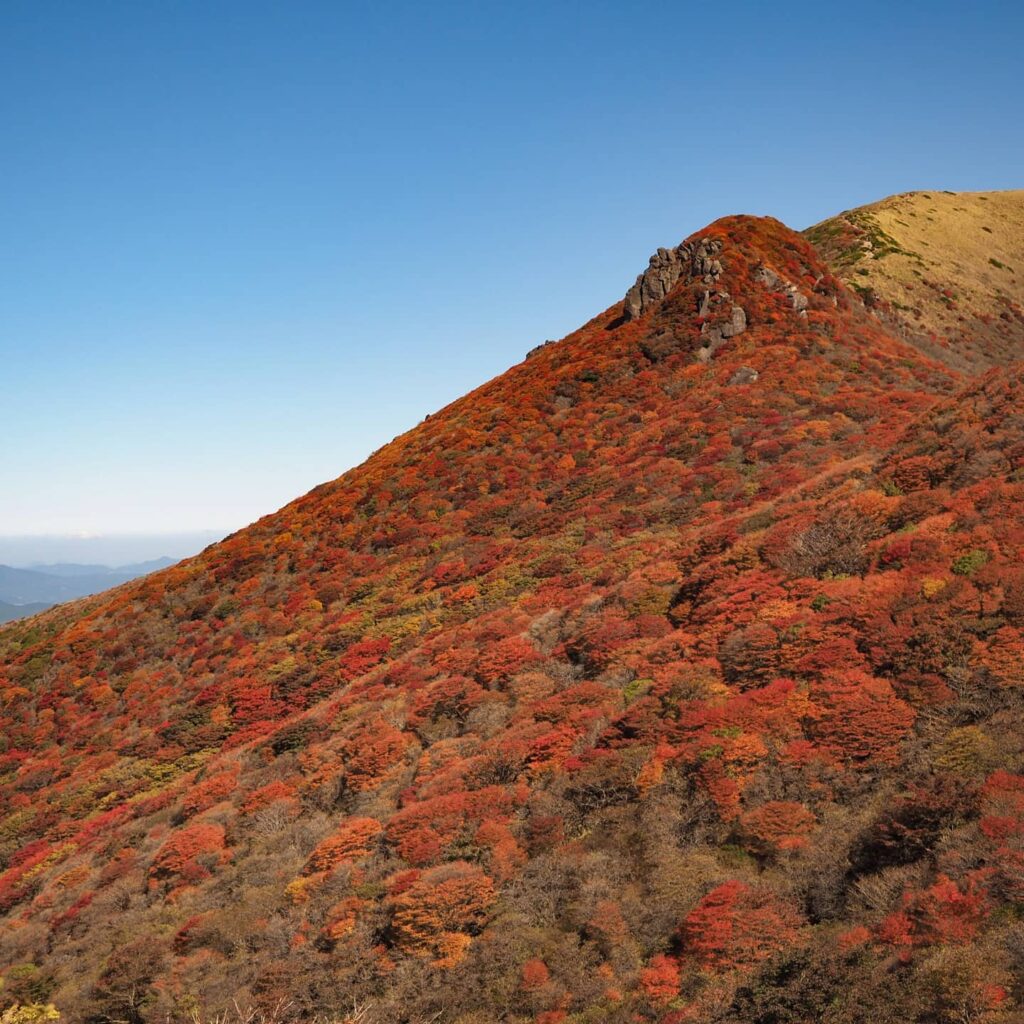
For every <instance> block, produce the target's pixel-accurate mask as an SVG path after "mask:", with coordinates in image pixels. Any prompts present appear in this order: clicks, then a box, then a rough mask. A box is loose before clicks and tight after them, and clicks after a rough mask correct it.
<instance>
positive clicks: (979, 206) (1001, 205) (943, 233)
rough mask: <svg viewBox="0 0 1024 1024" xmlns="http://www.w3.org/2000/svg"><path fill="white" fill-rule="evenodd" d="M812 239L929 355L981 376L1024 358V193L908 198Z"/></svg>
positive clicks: (843, 219)
mask: <svg viewBox="0 0 1024 1024" xmlns="http://www.w3.org/2000/svg"><path fill="white" fill-rule="evenodd" d="M804 234H805V235H806V236H807V238H809V239H810V240H811V242H813V243H814V245H815V246H817V248H818V250H819V252H820V253H821V254H822V256H823V257H824V258H825V260H826V262H828V263H829V265H830V266H831V268H832V270H833V272H834V273H835V274H836V276H837V277H839V278H840V279H841V280H842V281H843V283H844V284H845V285H846V286H847V287H849V288H852V289H853V290H855V291H856V292H857V293H858V294H859V295H860V296H861V297H862V298H863V300H864V302H865V304H866V305H867V306H868V307H869V308H871V309H872V310H873V311H874V312H875V313H876V314H877V315H878V316H879V317H881V318H882V320H883V322H885V323H886V324H887V325H888V326H889V327H890V328H891V329H894V330H895V331H896V332H897V333H898V334H900V335H901V336H903V337H906V338H907V339H909V340H911V341H913V342H914V343H915V344H917V345H919V346H920V347H921V348H922V350H923V351H925V352H926V353H928V354H929V355H931V356H934V357H936V358H939V359H942V360H943V361H946V362H948V363H949V364H950V365H951V366H954V367H956V368H957V369H961V370H968V371H977V370H982V369H985V368H987V367H989V366H993V365H1000V364H1005V363H1009V362H1013V361H1015V360H1017V359H1019V358H1020V353H1021V352H1022V351H1024V308H1022V305H1021V295H1022V293H1024V191H1014V192H905V193H902V194H901V195H895V196H890V197H889V198H888V199H883V200H882V201H881V202H878V203H873V204H871V205H870V206H862V207H860V208H859V209H856V210H848V211H846V212H845V213H841V214H840V215H839V216H838V217H833V218H831V219H829V220H826V221H823V222H822V223H821V224H816V225H815V226H814V227H812V228H808V229H807V231H805V232H804Z"/></svg>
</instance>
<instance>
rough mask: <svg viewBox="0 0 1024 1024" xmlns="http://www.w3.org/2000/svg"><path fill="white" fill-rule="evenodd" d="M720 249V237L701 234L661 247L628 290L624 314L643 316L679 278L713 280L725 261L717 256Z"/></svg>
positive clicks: (630, 317)
mask: <svg viewBox="0 0 1024 1024" xmlns="http://www.w3.org/2000/svg"><path fill="white" fill-rule="evenodd" d="M721 251H722V243H721V242H720V241H719V240H718V239H717V238H698V239H696V240H695V241H693V242H683V243H682V245H677V246H676V247H675V248H674V249H659V250H658V251H657V252H656V253H655V254H654V255H653V256H652V257H651V259H650V263H649V264H648V267H647V269H646V270H645V271H644V272H643V273H642V274H641V275H640V276H639V277H638V278H637V279H636V284H634V285H633V287H632V288H630V289H629V291H628V292H626V298H625V300H624V302H623V308H622V313H623V316H624V317H625V318H626V319H627V320H635V319H636V318H637V317H640V316H643V314H644V313H645V312H647V310H649V309H650V308H651V307H652V306H654V305H657V303H659V302H661V301H662V299H664V298H665V296H666V295H668V293H669V292H670V291H672V289H673V288H674V287H675V286H676V284H677V283H678V282H679V279H680V278H683V277H686V278H691V279H692V278H700V279H702V280H703V281H704V283H705V284H714V282H715V281H716V280H717V279H718V277H719V276H720V275H721V273H722V262H721V260H719V259H717V258H716V257H717V256H718V254H719V253H720V252H721Z"/></svg>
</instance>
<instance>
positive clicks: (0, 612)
mask: <svg viewBox="0 0 1024 1024" xmlns="http://www.w3.org/2000/svg"><path fill="white" fill-rule="evenodd" d="M49 607H50V605H49V604H46V603H45V602H39V603H38V604H8V603H7V602H6V601H0V622H12V621H13V620H14V619H21V618H24V617H25V616H26V615H35V613H36V612H41V611H45V610H46V609H47V608H49Z"/></svg>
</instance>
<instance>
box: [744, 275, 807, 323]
mask: <svg viewBox="0 0 1024 1024" xmlns="http://www.w3.org/2000/svg"><path fill="white" fill-rule="evenodd" d="M754 280H755V281H757V282H759V283H760V284H763V285H764V286H765V287H766V288H767V289H768V290H769V291H770V292H785V293H786V294H787V295H788V296H789V302H790V305H791V306H792V307H793V309H795V310H796V312H797V313H798V314H799V315H800V316H806V315H807V305H808V298H807V296H806V295H804V293H803V292H802V291H800V290H799V289H798V288H797V286H796V285H795V284H793V283H792V282H790V281H787V280H786V279H785V278H784V277H780V276H779V275H778V274H776V273H775V271H774V270H772V269H771V268H770V267H766V266H765V265H764V264H763V263H762V264H761V266H759V267H758V268H757V270H755V271H754Z"/></svg>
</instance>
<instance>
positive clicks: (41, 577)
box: [0, 557, 174, 622]
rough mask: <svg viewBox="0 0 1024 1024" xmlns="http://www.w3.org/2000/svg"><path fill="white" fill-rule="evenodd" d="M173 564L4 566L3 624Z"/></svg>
mask: <svg viewBox="0 0 1024 1024" xmlns="http://www.w3.org/2000/svg"><path fill="white" fill-rule="evenodd" d="M173 564H174V559H172V558H166V557H165V558H155V559H152V560H151V561H148V562H136V563H134V564H132V565H118V566H109V565H79V564H77V563H74V562H61V563H57V564H53V565H33V566H32V567H31V568H24V569H23V568H15V567H13V566H10V565H0V622H10V621H12V620H13V619H20V618H23V617H24V616H26V615H34V614H35V613H36V612H40V611H43V610H44V609H46V608H49V607H51V606H52V605H55V604H60V603H62V602H63V601H72V600H74V599H75V598H78V597H88V596H89V595H90V594H98V593H100V592H102V591H104V590H109V589H110V588H111V587H116V586H118V585H119V584H121V583H127V582H128V580H133V579H136V578H137V577H139V576H145V575H146V574H147V573H150V572H155V571H156V570H157V569H165V568H166V567H167V566H169V565H173Z"/></svg>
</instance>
